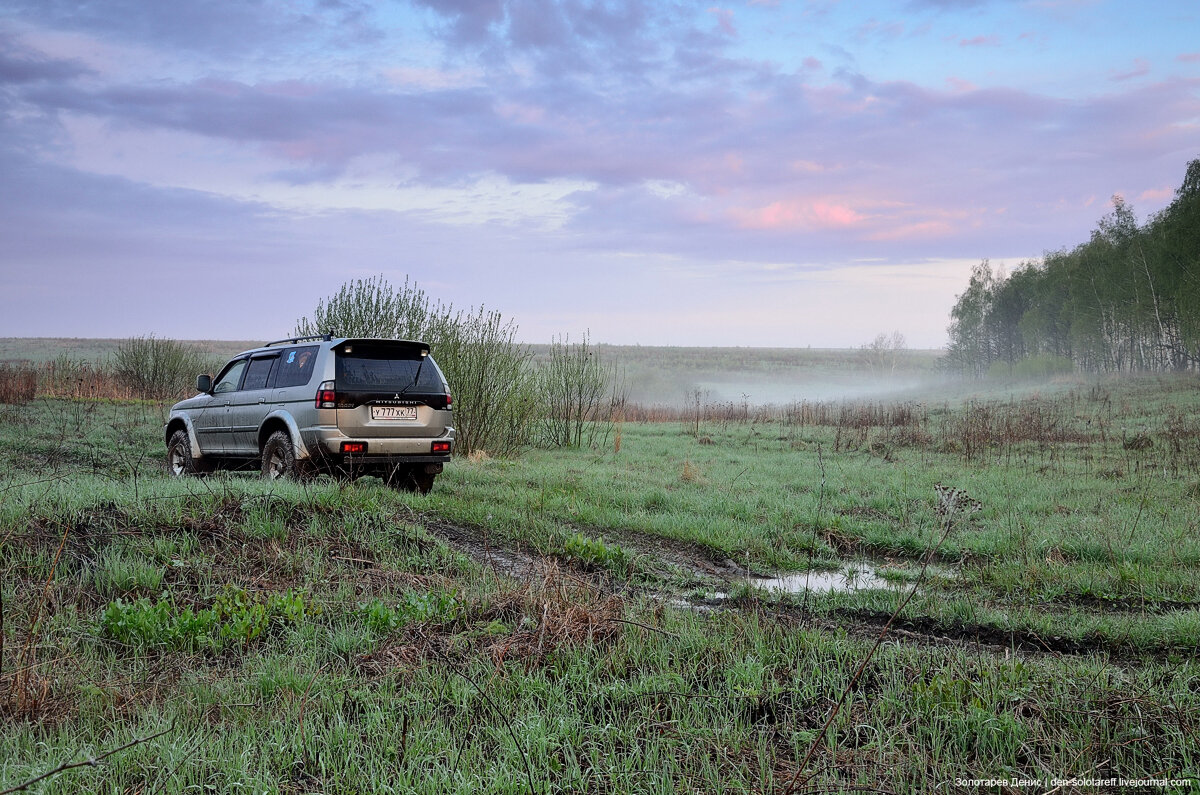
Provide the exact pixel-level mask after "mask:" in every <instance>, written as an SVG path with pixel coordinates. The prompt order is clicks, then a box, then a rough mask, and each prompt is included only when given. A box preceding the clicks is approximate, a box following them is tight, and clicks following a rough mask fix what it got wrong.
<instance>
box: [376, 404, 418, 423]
mask: <svg viewBox="0 0 1200 795" xmlns="http://www.w3.org/2000/svg"><path fill="white" fill-rule="evenodd" d="M416 418H417V407H416V406H371V419H373V420H415V419H416Z"/></svg>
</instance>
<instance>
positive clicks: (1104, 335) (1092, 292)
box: [943, 159, 1200, 377]
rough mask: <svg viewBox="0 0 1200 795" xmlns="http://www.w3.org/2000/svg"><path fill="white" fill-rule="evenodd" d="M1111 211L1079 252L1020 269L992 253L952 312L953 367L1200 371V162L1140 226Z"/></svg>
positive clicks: (977, 373)
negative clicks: (1001, 263)
mask: <svg viewBox="0 0 1200 795" xmlns="http://www.w3.org/2000/svg"><path fill="white" fill-rule="evenodd" d="M1112 205H1113V208H1112V212H1110V213H1109V214H1108V215H1106V216H1104V217H1103V218H1101V219H1100V221H1099V223H1098V224H1097V226H1096V229H1095V230H1094V231H1093V232H1092V234H1091V237H1090V239H1089V240H1088V241H1087V242H1085V243H1081V244H1079V245H1078V246H1076V247H1075V248H1073V249H1071V250H1069V251H1068V250H1066V249H1063V250H1059V251H1051V252H1047V253H1046V254H1044V255H1043V257H1042V259H1041V260H1040V261H1027V262H1022V263H1021V264H1020V265H1019V266H1018V267H1017V269H1016V270H1014V271H1013V272H1012V273H1011V274H1007V275H1006V274H1005V273H1004V270H1003V269H1002V268H1001V269H993V268H992V267H991V265H990V263H989V262H988V261H987V260H984V261H983V262H981V263H980V264H979V265H977V266H975V268H974V269H973V270H972V272H971V278H970V281H969V283H968V285H967V289H966V290H965V291H964V292H963V293H962V294H961V295H959V296H957V300H956V303H955V305H954V308H953V309H952V310H951V312H950V320H951V322H950V326H949V328H948V332H949V336H950V340H949V345H948V349H947V355H946V357H945V359H944V360H943V364H944V365H945V367H946V368H947V369H948V370H950V371H952V372H957V373H960V374H963V375H967V376H973V377H982V376H986V375H1018V376H1038V375H1049V374H1054V373H1056V372H1064V371H1068V372H1069V371H1079V372H1092V373H1107V372H1137V371H1167V370H1179V371H1182V370H1197V369H1200V159H1197V160H1193V161H1192V162H1191V163H1189V164H1188V167H1187V173H1186V175H1185V177H1184V180H1183V184H1182V185H1181V186H1180V187H1179V189H1178V190H1176V192H1175V197H1174V199H1173V200H1172V201H1171V203H1170V204H1169V205H1168V206H1167V207H1165V208H1164V209H1163V210H1161V211H1159V212H1158V213H1155V214H1154V215H1152V216H1151V217H1150V218H1149V219H1148V220H1147V221H1146V222H1145V223H1144V224H1141V225H1139V224H1138V222H1137V219H1136V217H1135V216H1134V212H1133V208H1132V207H1130V206H1129V205H1128V204H1127V203H1126V202H1125V200H1124V199H1123V198H1122V197H1120V196H1113V199H1112Z"/></svg>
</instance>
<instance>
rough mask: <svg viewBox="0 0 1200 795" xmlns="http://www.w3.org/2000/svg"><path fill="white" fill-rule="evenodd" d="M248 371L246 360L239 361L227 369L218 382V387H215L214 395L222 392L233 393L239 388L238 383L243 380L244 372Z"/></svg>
mask: <svg viewBox="0 0 1200 795" xmlns="http://www.w3.org/2000/svg"><path fill="white" fill-rule="evenodd" d="M245 369H246V360H245V359H238V360H237V361H236V362H234V363H232V364H230V365H229V366H228V367H226V368H225V372H223V373H221V378H220V379H219V380H218V381H217V385H216V386H214V387H213V394H214V395H219V394H221V393H222V392H232V391H234V390H235V389H237V388H238V383H239V382H241V380H242V371H243V370H245Z"/></svg>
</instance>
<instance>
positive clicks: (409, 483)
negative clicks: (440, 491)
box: [383, 466, 437, 494]
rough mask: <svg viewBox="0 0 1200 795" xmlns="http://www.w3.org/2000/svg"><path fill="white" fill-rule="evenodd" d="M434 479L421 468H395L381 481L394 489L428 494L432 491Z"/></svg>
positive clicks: (433, 475)
mask: <svg viewBox="0 0 1200 795" xmlns="http://www.w3.org/2000/svg"><path fill="white" fill-rule="evenodd" d="M435 477H437V476H436V475H435V474H433V473H430V472H426V471H425V470H424V469H423V468H422V467H406V466H397V467H396V468H395V469H393V470H392V471H391V473H390V474H388V476H387V477H385V478H384V479H383V480H384V482H385V483H387V484H388V485H389V486H391V487H392V488H394V489H400V490H402V491H411V492H415V493H417V494H428V493H429V492H430V491H432V490H433V479H434V478H435Z"/></svg>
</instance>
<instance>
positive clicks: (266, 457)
mask: <svg viewBox="0 0 1200 795" xmlns="http://www.w3.org/2000/svg"><path fill="white" fill-rule="evenodd" d="M306 474H307V468H306V467H305V466H304V464H303V463H301V462H300V461H299V460H298V459H297V458H296V448H295V447H293V446H292V437H290V436H288V434H287V433H286V432H285V431H275V433H273V434H271V435H270V436H269V437H268V438H267V443H266V444H264V445H263V449H262V476H263V479H264V480H279V479H281V478H288V479H289V480H304V477H305V475H306Z"/></svg>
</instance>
